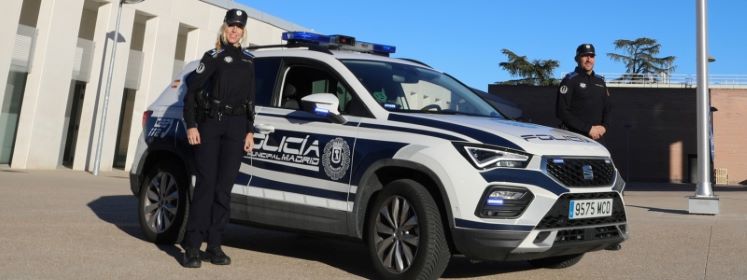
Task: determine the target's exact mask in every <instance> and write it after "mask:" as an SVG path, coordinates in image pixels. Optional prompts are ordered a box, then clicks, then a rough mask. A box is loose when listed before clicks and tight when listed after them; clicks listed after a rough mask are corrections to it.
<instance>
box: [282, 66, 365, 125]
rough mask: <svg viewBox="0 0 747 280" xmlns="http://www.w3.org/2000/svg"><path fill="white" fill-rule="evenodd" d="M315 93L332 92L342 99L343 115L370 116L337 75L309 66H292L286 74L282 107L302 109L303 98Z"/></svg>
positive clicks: (340, 108) (341, 108) (340, 109)
mask: <svg viewBox="0 0 747 280" xmlns="http://www.w3.org/2000/svg"><path fill="white" fill-rule="evenodd" d="M314 93H331V94H334V95H336V96H337V98H338V99H339V101H340V105H339V107H338V109H339V111H340V113H342V114H343V115H354V116H368V115H370V114H369V113H368V111H367V110H366V109H365V107H364V106H363V104H362V102H361V101H360V100H359V99H358V98H356V97H355V95H354V94H353V93H352V91H351V90H350V89H349V88H348V87H347V86H346V85H345V84H343V83H341V82H340V81H339V80H338V79H337V78H336V76H335V75H332V74H330V73H329V72H327V71H324V70H320V69H317V68H313V67H309V66H292V67H291V68H290V69H289V70H288V72H287V74H286V76H285V83H284V84H283V88H282V94H281V97H280V107H281V108H287V109H292V110H301V109H303V108H301V98H303V97H305V96H307V95H309V94H314Z"/></svg>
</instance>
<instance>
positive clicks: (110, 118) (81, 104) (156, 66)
mask: <svg viewBox="0 0 747 280" xmlns="http://www.w3.org/2000/svg"><path fill="white" fill-rule="evenodd" d="M121 7H122V8H121V9H122V10H121V18H120V19H119V24H120V25H119V36H114V31H115V26H116V24H117V12H118V9H119V1H118V0H64V1H60V0H5V1H3V3H2V4H0V8H1V9H0V81H2V82H0V165H8V166H9V167H10V168H11V169H56V168H59V167H61V166H67V167H69V168H72V169H74V170H88V171H90V170H92V169H93V164H94V160H95V157H96V155H95V154H96V148H97V146H98V145H99V142H98V135H99V130H100V129H101V127H102V125H101V113H102V112H103V111H102V110H106V111H107V113H106V115H107V117H106V124H105V125H104V126H103V127H104V137H103V141H102V142H101V144H102V146H101V147H102V148H101V151H102V153H101V167H100V170H102V171H107V170H111V169H112V168H122V169H125V170H127V169H129V166H130V165H131V162H132V160H133V156H134V150H135V148H136V145H137V140H138V137H139V136H140V132H141V118H142V113H143V111H144V110H146V108H147V106H148V105H149V104H150V103H152V102H153V100H155V98H156V97H158V95H159V94H160V93H161V92H162V91H163V89H164V88H165V87H166V86H168V85H169V83H170V82H171V81H172V80H173V79H174V77H175V76H176V75H177V74H178V73H179V72H180V71H181V69H182V66H183V65H184V64H185V62H189V61H191V60H195V59H199V58H201V57H202V54H203V53H204V52H205V51H206V50H208V49H210V48H213V47H214V45H215V40H216V37H217V34H218V30H219V28H220V25H221V23H222V21H223V17H224V15H225V12H226V10H227V9H231V8H241V9H244V10H245V11H247V13H248V14H249V20H248V22H247V26H246V32H247V39H246V41H245V42H244V45H247V44H257V45H265V44H279V43H281V40H280V37H281V33H282V32H284V31H290V30H307V29H306V28H304V27H301V26H298V25H296V24H293V23H291V22H287V21H285V20H282V19H279V18H276V17H273V16H270V15H267V14H264V13H261V12H259V11H257V10H254V9H252V8H250V7H246V6H243V5H240V4H238V3H234V2H233V1H230V0H145V1H144V2H141V3H137V4H123V5H122V6H121ZM117 37H118V39H117V42H116V44H117V47H116V54H115V57H114V62H113V71H112V73H113V75H112V77H109V76H108V74H109V72H110V71H109V67H110V61H111V55H112V46H113V44H114V41H113V40H114V38H117ZM108 79H111V89H110V97H109V102H108V106H107V108H102V107H103V104H104V96H105V92H106V90H107V85H108ZM6 168H7V167H6Z"/></svg>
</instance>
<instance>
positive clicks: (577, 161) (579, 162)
mask: <svg viewBox="0 0 747 280" xmlns="http://www.w3.org/2000/svg"><path fill="white" fill-rule="evenodd" d="M546 162H547V163H546V167H547V173H548V174H550V175H551V176H553V177H554V178H555V179H557V180H558V181H560V182H561V183H563V184H564V185H566V186H569V187H593V186H609V185H612V182H613V181H614V179H615V167H614V166H613V165H612V161H611V160H608V159H587V158H547V160H546Z"/></svg>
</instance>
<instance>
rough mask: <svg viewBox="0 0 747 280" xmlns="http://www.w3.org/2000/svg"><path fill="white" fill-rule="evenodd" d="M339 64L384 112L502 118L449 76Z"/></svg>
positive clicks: (375, 64) (402, 67)
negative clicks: (361, 85)
mask: <svg viewBox="0 0 747 280" xmlns="http://www.w3.org/2000/svg"><path fill="white" fill-rule="evenodd" d="M342 63H343V64H345V66H347V67H348V69H350V71H351V72H353V74H354V75H355V76H356V77H357V78H358V80H360V81H361V83H362V84H363V86H364V87H366V89H368V92H369V93H370V94H371V95H372V96H373V97H374V99H376V102H378V103H379V104H380V105H381V106H382V107H384V108H385V109H386V110H389V111H393V112H410V113H435V114H464V115H473V116H484V117H495V118H503V117H502V115H501V114H500V113H499V112H497V111H496V110H495V108H493V107H492V106H491V105H490V104H488V103H487V102H486V101H485V100H483V99H482V98H481V97H480V96H478V95H477V94H475V93H474V92H473V91H472V90H471V89H470V88H468V87H466V86H464V85H463V84H461V83H460V82H458V81H457V80H455V79H454V78H451V77H450V76H449V75H446V74H443V73H439V72H436V71H433V70H431V69H427V68H424V67H417V66H413V65H408V64H400V63H390V62H382V61H370V60H352V59H351V60H342Z"/></svg>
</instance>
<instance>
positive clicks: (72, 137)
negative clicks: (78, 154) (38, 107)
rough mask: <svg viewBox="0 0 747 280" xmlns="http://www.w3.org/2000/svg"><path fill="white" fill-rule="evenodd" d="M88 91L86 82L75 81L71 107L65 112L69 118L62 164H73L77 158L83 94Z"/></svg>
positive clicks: (70, 165)
mask: <svg viewBox="0 0 747 280" xmlns="http://www.w3.org/2000/svg"><path fill="white" fill-rule="evenodd" d="M85 92H86V83H85V82H81V81H73V92H72V94H71V95H70V107H68V111H67V113H66V114H65V118H66V119H67V133H66V134H67V136H66V137H65V152H64V153H63V154H62V165H64V166H67V167H72V166H73V159H74V158H75V143H76V142H77V140H78V128H79V127H80V113H81V111H82V108H83V94H84V93H85Z"/></svg>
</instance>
